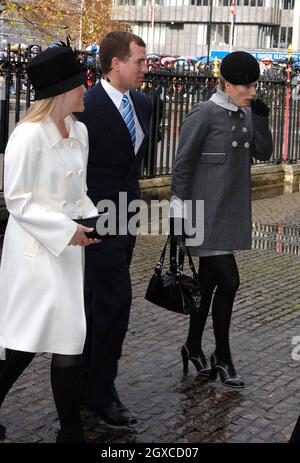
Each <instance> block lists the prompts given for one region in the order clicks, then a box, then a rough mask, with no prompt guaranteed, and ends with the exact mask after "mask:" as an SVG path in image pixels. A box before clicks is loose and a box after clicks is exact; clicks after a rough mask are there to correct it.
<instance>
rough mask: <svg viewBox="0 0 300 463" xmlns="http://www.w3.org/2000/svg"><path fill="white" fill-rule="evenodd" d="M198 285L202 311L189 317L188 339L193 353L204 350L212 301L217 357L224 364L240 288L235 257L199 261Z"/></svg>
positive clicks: (212, 257) (228, 358) (203, 258)
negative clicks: (236, 295) (233, 309)
mask: <svg viewBox="0 0 300 463" xmlns="http://www.w3.org/2000/svg"><path fill="white" fill-rule="evenodd" d="M199 281H200V285H201V288H202V293H203V295H202V301H201V311H200V313H199V314H193V315H191V317H190V328H189V334H188V339H187V344H188V347H190V349H191V350H192V351H193V352H199V350H201V342H202V335H203V331H204V327H205V323H206V320H207V315H208V312H209V307H210V304H211V300H212V295H213V291H214V289H215V288H216V291H215V295H214V298H213V304H212V318H213V327H214V334H215V339H216V355H217V357H218V359H220V360H221V361H224V362H226V361H229V360H230V345H229V329H230V321H231V314H232V307H233V302H234V298H235V294H236V291H237V290H238V287H239V272H238V268H237V265H236V261H235V257H234V255H233V254H225V255H219V256H209V257H201V258H200V267H199Z"/></svg>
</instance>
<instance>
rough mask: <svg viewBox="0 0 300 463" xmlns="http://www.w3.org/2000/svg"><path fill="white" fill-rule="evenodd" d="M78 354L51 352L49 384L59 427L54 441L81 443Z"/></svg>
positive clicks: (82, 439)
mask: <svg viewBox="0 0 300 463" xmlns="http://www.w3.org/2000/svg"><path fill="white" fill-rule="evenodd" d="M79 361H80V355H60V354H53V356H52V362H51V385H52V391H53V397H54V401H55V405H56V409H57V413H58V417H59V421H60V426H61V429H60V431H59V432H58V435H57V439H56V442H59V443H81V442H84V434H83V429H82V422H81V416H80V376H79V373H80V370H79V369H80V364H79Z"/></svg>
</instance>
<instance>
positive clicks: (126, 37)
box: [99, 31, 146, 74]
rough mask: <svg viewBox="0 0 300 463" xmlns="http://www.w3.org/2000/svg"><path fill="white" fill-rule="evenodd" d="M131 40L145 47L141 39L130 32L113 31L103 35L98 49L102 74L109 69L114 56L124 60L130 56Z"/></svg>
mask: <svg viewBox="0 0 300 463" xmlns="http://www.w3.org/2000/svg"><path fill="white" fill-rule="evenodd" d="M131 42H134V43H136V44H137V45H138V46H140V47H144V48H146V44H145V42H144V41H143V39H141V38H140V37H139V36H138V35H135V34H132V32H124V31H113V32H109V33H108V34H106V35H105V36H104V37H103V39H102V41H101V43H100V51H99V59H100V64H101V69H102V73H103V74H107V73H108V72H109V71H110V70H111V61H112V59H113V58H114V57H116V58H119V59H120V60H122V61H126V60H127V59H128V58H129V57H130V44H131Z"/></svg>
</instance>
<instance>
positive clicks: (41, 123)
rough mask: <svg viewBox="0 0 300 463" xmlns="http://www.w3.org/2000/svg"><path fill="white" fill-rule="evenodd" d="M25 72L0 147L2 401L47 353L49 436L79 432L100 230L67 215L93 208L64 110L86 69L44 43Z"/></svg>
mask: <svg viewBox="0 0 300 463" xmlns="http://www.w3.org/2000/svg"><path fill="white" fill-rule="evenodd" d="M28 75H29V77H30V80H31V82H32V85H33V87H34V90H35V100H38V101H36V102H35V103H34V104H33V105H32V107H31V108H30V109H29V111H28V113H27V115H26V117H25V118H24V119H23V121H22V123H20V124H19V125H18V126H17V127H16V128H15V130H14V131H13V133H12V135H11V137H10V139H9V142H8V144H7V148H6V151H5V171H4V175H5V177H4V178H5V180H4V181H5V184H4V196H5V201H6V205H7V209H8V211H9V212H10V217H9V220H8V224H7V229H6V233H5V237H4V244H3V253H2V262H1V269H0V295H1V307H0V349H1V348H2V357H3V358H5V361H3V362H2V363H3V366H2V368H1V374H0V407H1V405H2V403H3V401H4V398H5V396H6V394H7V392H8V391H9V389H10V388H11V386H12V385H13V383H14V382H15V381H16V380H17V378H18V377H19V376H20V375H21V373H22V372H23V371H24V369H25V368H26V367H27V366H28V364H29V363H30V362H31V360H32V359H33V357H34V355H35V353H36V352H50V353H53V356H52V361H51V384H52V390H53V395H54V400H55V404H56V408H57V412H58V416H59V420H60V425H61V429H60V431H59V432H58V435H57V439H56V440H57V442H84V435H83V430H82V424H81V418H80V404H79V365H78V363H79V359H80V354H81V353H82V350H83V346H84V341H85V333H86V325H85V314H84V301H83V260H82V257H83V254H82V251H83V247H84V246H87V245H89V244H93V243H94V242H99V240H95V239H91V238H88V236H87V235H86V233H88V232H89V231H91V230H92V229H90V228H86V227H83V226H82V225H79V224H77V223H76V222H75V221H74V220H72V219H76V218H78V217H79V216H82V217H90V216H94V215H97V209H96V208H95V207H94V205H93V203H92V202H91V201H90V199H89V198H88V197H87V195H86V186H85V176H86V163H87V156H88V137H87V130H86V128H85V126H84V125H83V124H82V123H80V122H78V121H76V120H75V118H74V117H73V116H72V115H71V114H72V113H73V112H75V111H83V109H84V108H83V93H84V90H85V87H84V85H83V84H84V82H85V80H86V76H85V73H84V72H83V70H82V68H81V67H80V65H79V63H78V61H77V59H76V55H75V53H74V52H73V51H72V49H71V48H69V47H58V48H48V49H47V50H45V51H44V52H42V53H41V54H40V55H38V56H37V57H35V58H33V59H32V60H31V62H30V63H29V65H28ZM5 354H6V355H5ZM0 426H1V425H0ZM0 436H1V437H2V438H4V437H5V427H4V426H1V427H0Z"/></svg>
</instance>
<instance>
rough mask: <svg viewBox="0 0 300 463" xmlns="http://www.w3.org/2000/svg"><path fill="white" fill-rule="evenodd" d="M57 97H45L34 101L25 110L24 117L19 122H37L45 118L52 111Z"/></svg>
mask: <svg viewBox="0 0 300 463" xmlns="http://www.w3.org/2000/svg"><path fill="white" fill-rule="evenodd" d="M56 101H57V97H56V96H54V97H52V98H46V99H44V100H38V101H35V102H34V103H33V104H32V105H31V106H30V108H29V109H28V110H27V111H26V114H25V117H24V118H23V119H22V121H21V122H20V123H23V122H38V121H41V120H42V119H46V118H47V117H48V116H50V114H51V113H52V111H53V109H54V107H55V104H56Z"/></svg>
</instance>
